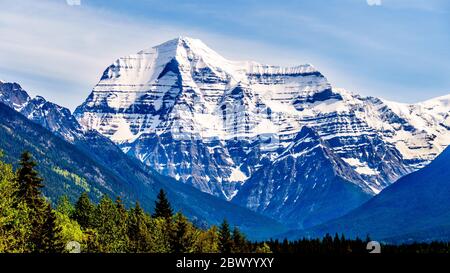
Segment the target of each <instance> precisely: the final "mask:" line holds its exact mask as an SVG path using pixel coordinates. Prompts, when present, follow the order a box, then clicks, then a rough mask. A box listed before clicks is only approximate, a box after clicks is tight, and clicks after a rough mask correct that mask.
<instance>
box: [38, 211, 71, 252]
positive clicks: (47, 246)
mask: <svg viewBox="0 0 450 273" xmlns="http://www.w3.org/2000/svg"><path fill="white" fill-rule="evenodd" d="M46 214H47V217H46V219H45V221H44V223H43V225H42V229H41V237H40V240H39V243H38V245H37V249H36V250H37V251H38V252H42V253H61V252H63V250H64V247H65V245H64V242H63V241H62V238H61V227H60V226H58V225H57V222H56V215H55V213H54V212H53V211H52V208H51V207H50V204H47V208H46Z"/></svg>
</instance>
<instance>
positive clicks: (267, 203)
mask: <svg viewBox="0 0 450 273" xmlns="http://www.w3.org/2000/svg"><path fill="white" fill-rule="evenodd" d="M449 104H450V98H449V97H442V98H437V99H433V100H429V101H426V102H423V103H417V104H402V103H395V102H390V101H386V100H383V99H378V98H374V97H362V96H359V95H356V94H353V93H351V92H348V91H346V90H344V89H337V88H335V87H333V86H331V84H330V83H329V82H328V80H327V79H326V77H325V76H324V75H322V74H321V73H320V72H319V71H318V70H317V69H316V68H314V67H313V66H312V65H309V64H305V65H299V66H295V67H280V66H271V65H263V64H259V63H256V62H251V61H230V60H227V59H225V58H224V57H222V56H220V55H219V54H218V53H216V52H215V51H213V50H212V49H210V48H208V47H207V46H206V45H205V44H203V43H202V42H201V41H200V40H197V39H192V38H187V37H179V38H177V39H174V40H171V41H168V42H165V43H163V44H161V45H159V46H155V47H152V48H149V49H145V50H142V51H140V52H138V53H136V54H132V55H128V56H125V57H122V58H119V59H118V60H116V61H115V62H114V63H113V64H111V65H110V66H109V67H108V68H107V69H106V70H105V71H104V73H103V74H102V76H101V79H100V81H99V82H98V84H97V85H96V86H95V87H94V88H93V90H92V92H91V94H90V95H89V96H88V98H87V99H86V101H85V102H84V103H83V104H82V105H80V106H79V107H78V108H77V109H76V111H75V113H74V115H75V116H76V118H77V119H78V121H79V122H80V123H81V124H82V125H83V126H85V127H86V128H88V129H95V130H97V131H98V132H100V133H101V134H102V135H104V136H106V137H108V138H109V139H111V140H112V141H114V142H115V143H116V144H117V145H119V146H120V147H121V148H122V150H123V151H124V152H125V153H127V154H128V155H130V156H133V157H136V158H138V159H139V160H140V161H142V162H143V163H145V164H147V165H148V166H151V167H152V168H154V169H155V170H157V171H158V172H160V173H161V174H163V175H169V176H172V177H174V178H176V179H177V180H178V181H180V182H183V183H188V184H191V185H193V186H195V187H197V188H199V189H200V190H202V191H204V192H207V193H210V194H212V195H215V196H218V197H221V198H224V199H226V200H231V201H232V202H235V203H237V204H239V205H243V206H246V207H249V208H251V209H253V210H256V211H259V212H261V213H265V214H267V215H270V216H271V217H275V218H277V219H281V220H283V219H288V218H292V219H295V223H293V224H294V225H297V226H300V227H303V226H308V225H310V224H313V223H314V224H315V223H316V222H317V221H316V220H313V218H311V217H312V215H315V219H320V220H321V221H322V220H326V219H327V218H329V217H335V216H339V214H342V213H344V212H346V211H348V210H349V209H351V208H353V207H355V206H356V205H358V204H360V203H361V202H363V201H364V200H366V199H367V198H369V197H370V196H372V195H374V194H377V193H378V192H379V191H381V190H382V189H383V188H385V187H386V186H388V185H389V184H391V183H393V182H394V181H395V180H397V179H398V178H399V177H401V176H403V175H405V174H407V173H410V172H412V171H414V170H417V169H419V168H421V167H423V166H425V165H426V164H427V163H429V162H430V161H431V160H432V159H433V158H435V157H436V156H437V155H438V154H439V153H440V152H441V151H442V150H443V149H444V148H445V147H446V146H447V145H448V144H449V142H450V134H449V129H450V127H449V125H450V118H449V110H450V107H449ZM293 169H294V170H296V172H295V173H292V170H293ZM318 177H321V181H317V179H318ZM281 189H283V190H281ZM329 191H335V192H336V193H335V196H333V198H332V199H333V200H334V204H333V203H330V202H323V199H324V198H331V195H330V192H329ZM294 200H295V202H294ZM336 202H340V203H339V205H336ZM318 208H320V209H318ZM321 211H322V212H326V213H322V215H321Z"/></svg>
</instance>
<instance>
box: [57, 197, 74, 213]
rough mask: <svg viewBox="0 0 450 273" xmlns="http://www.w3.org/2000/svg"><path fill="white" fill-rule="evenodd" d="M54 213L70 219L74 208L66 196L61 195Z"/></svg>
mask: <svg viewBox="0 0 450 273" xmlns="http://www.w3.org/2000/svg"><path fill="white" fill-rule="evenodd" d="M56 211H58V212H59V213H62V214H64V215H67V216H69V217H72V215H73V213H74V212H75V207H74V206H73V205H72V203H70V200H69V197H68V196H67V195H62V196H61V197H60V198H59V199H58V203H57V205H56Z"/></svg>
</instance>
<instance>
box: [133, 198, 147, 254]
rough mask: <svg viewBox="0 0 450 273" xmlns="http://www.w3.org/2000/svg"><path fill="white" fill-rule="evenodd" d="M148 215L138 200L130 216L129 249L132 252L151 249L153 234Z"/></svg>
mask: <svg viewBox="0 0 450 273" xmlns="http://www.w3.org/2000/svg"><path fill="white" fill-rule="evenodd" d="M147 218H148V217H147V215H146V214H145V212H144V210H143V209H142V208H141V206H140V205H139V202H136V205H135V207H134V208H133V209H131V210H130V212H129V216H128V225H127V227H128V230H127V234H128V239H129V241H128V251H129V252H132V253H138V252H149V251H150V249H151V245H152V242H151V236H150V230H149V229H148V226H147V225H148V222H149V219H147Z"/></svg>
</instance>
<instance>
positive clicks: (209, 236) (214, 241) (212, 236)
mask: <svg viewBox="0 0 450 273" xmlns="http://www.w3.org/2000/svg"><path fill="white" fill-rule="evenodd" d="M218 233H219V232H218V229H217V227H216V226H212V227H211V228H210V229H208V230H206V231H201V232H200V234H199V236H198V237H197V238H196V241H195V244H194V252H196V253H217V252H219V235H218Z"/></svg>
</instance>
